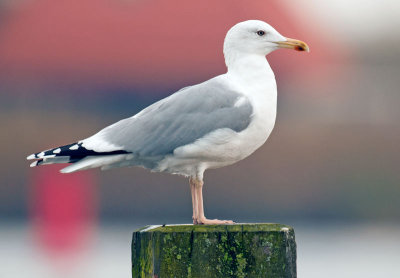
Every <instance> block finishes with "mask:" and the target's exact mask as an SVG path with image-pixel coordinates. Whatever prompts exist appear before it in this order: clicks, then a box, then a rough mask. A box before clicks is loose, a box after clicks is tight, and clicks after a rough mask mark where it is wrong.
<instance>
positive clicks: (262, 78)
mask: <svg viewBox="0 0 400 278" xmlns="http://www.w3.org/2000/svg"><path fill="white" fill-rule="evenodd" d="M225 63H226V66H227V68H228V72H227V74H228V75H230V76H234V77H235V78H237V79H238V80H241V81H242V82H245V83H247V84H260V83H261V84H262V83H265V82H267V83H270V82H271V81H273V83H274V84H275V75H274V72H273V71H272V69H271V67H270V65H269V63H268V61H267V59H266V58H265V56H263V55H257V54H243V53H229V54H228V55H225ZM261 84H260V85H261Z"/></svg>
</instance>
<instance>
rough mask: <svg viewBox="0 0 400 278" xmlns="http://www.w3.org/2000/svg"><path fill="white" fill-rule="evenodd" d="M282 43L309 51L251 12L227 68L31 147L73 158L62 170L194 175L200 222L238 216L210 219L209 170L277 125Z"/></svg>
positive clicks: (229, 49) (40, 157)
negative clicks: (84, 134) (134, 109)
mask: <svg viewBox="0 0 400 278" xmlns="http://www.w3.org/2000/svg"><path fill="white" fill-rule="evenodd" d="M279 48H288V49H294V50H297V51H306V52H309V47H308V46H307V44H306V43H304V42H302V41H299V40H295V39H289V38H286V37H284V36H282V35H281V34H280V33H279V32H278V31H276V30H275V29H274V28H273V27H272V26H270V25H269V24H267V23H265V22H263V21H260V20H248V21H244V22H240V23H238V24H236V25H234V26H233V27H232V28H231V29H230V30H229V31H228V32H227V34H226V37H225V41H224V46H223V53H224V57H225V64H226V67H227V72H226V73H224V74H221V75H218V76H216V77H214V78H211V79H209V80H207V81H205V82H203V83H200V84H197V85H193V86H190V87H185V88H183V89H181V90H179V91H177V92H176V93H174V94H172V95H170V96H168V97H166V98H164V99H162V100H160V101H158V102H156V103H154V104H152V105H150V106H148V107H147V108H145V109H143V110H142V111H141V112H139V113H138V114H136V115H134V116H132V117H130V118H126V119H123V120H120V121H118V122H116V123H114V124H112V125H110V126H108V127H106V128H104V129H102V130H100V131H99V132H97V133H96V134H94V135H93V136H91V137H88V138H86V139H83V140H80V141H78V142H76V143H72V144H68V145H65V146H60V147H57V148H53V149H49V150H46V151H42V152H39V153H35V154H31V155H29V156H28V157H27V159H28V160H30V159H34V160H35V161H34V162H33V163H32V164H31V165H30V166H31V167H35V166H39V165H45V164H54V163H72V164H71V165H69V166H68V167H66V168H63V169H62V170H61V172H62V173H72V172H75V171H80V170H86V169H90V168H97V167H99V168H101V169H102V170H106V169H111V168H116V167H124V166H140V167H144V168H147V169H150V170H151V171H154V172H167V173H171V174H178V175H182V176H185V177H188V178H189V184H190V189H191V195H192V206H193V216H192V219H193V224H233V223H234V222H233V221H231V220H218V219H207V218H206V217H205V215H204V206H203V184H204V183H203V176H204V172H205V170H207V169H215V168H220V167H224V166H227V165H231V164H233V163H236V162H238V161H240V160H242V159H244V158H246V157H248V156H249V155H250V154H252V153H253V152H254V151H255V150H257V149H258V148H259V147H261V146H262V145H263V144H264V143H265V141H266V140H267V138H268V137H269V135H270V134H271V132H272V129H273V128H274V125H275V118H276V109H277V87H276V81H275V75H274V72H273V71H272V69H271V67H270V65H269V63H268V61H267V59H266V57H265V56H266V55H267V54H269V53H271V52H272V51H274V50H276V49H279Z"/></svg>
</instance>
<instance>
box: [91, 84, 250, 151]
mask: <svg viewBox="0 0 400 278" xmlns="http://www.w3.org/2000/svg"><path fill="white" fill-rule="evenodd" d="M241 97H244V96H243V95H242V94H240V93H238V92H235V91H234V90H232V89H229V88H228V86H226V85H224V84H222V83H221V82H220V81H218V80H217V79H215V78H214V79H211V80H209V81H206V82H204V83H201V84H199V85H195V86H192V87H188V88H184V89H182V90H180V91H178V92H177V93H175V94H173V95H171V96H169V97H167V98H165V99H162V100H160V101H158V102H156V103H154V104H153V105H151V106H149V107H147V108H146V109H144V110H142V111H141V112H140V113H139V114H137V115H135V116H133V117H131V118H127V119H124V120H121V121H119V122H117V123H115V124H113V125H111V126H109V127H106V128H105V129H103V130H101V131H100V132H99V133H97V134H95V135H94V136H93V137H98V138H101V139H102V140H104V141H106V142H107V143H110V144H112V145H116V146H120V147H122V148H123V149H124V150H126V151H129V152H132V153H133V154H135V156H139V157H156V156H165V155H167V154H170V153H173V151H174V150H175V149H176V148H177V147H180V146H183V145H187V144H190V143H193V142H194V141H196V140H197V139H199V138H201V137H203V136H205V135H206V134H208V133H210V132H212V131H215V130H217V129H221V128H230V129H232V130H234V131H236V132H240V131H242V130H243V129H245V128H246V127H247V126H248V125H249V123H250V121H251V115H252V106H251V104H250V102H249V101H248V100H247V98H246V99H244V101H241V105H236V106H235V103H236V102H237V101H238V99H239V98H241ZM89 139H91V138H89ZM93 139H95V138H93Z"/></svg>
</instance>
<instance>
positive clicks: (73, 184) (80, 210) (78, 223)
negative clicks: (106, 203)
mask: <svg viewBox="0 0 400 278" xmlns="http://www.w3.org/2000/svg"><path fill="white" fill-rule="evenodd" d="M59 169H60V167H59V166H54V165H50V166H46V167H38V168H37V169H35V171H34V174H33V176H32V178H31V180H32V184H31V189H32V193H31V195H30V203H31V218H32V222H33V228H34V236H35V239H36V240H37V242H38V244H39V246H40V247H41V248H42V249H43V250H44V251H46V252H50V253H51V254H59V255H65V254H75V253H79V251H82V250H84V249H85V247H86V246H87V245H88V244H89V243H90V239H91V238H92V237H93V232H94V229H93V228H94V224H95V222H96V218H97V200H96V195H97V194H96V191H95V188H94V187H95V183H96V182H95V177H94V175H93V173H92V172H90V171H86V172H78V173H73V174H68V175H64V174H61V173H59V172H58V170H59Z"/></svg>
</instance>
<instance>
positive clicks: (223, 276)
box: [132, 224, 296, 278]
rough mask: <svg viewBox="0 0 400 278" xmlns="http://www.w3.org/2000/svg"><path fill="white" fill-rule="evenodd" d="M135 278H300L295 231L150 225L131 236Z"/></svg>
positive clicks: (274, 227)
mask: <svg viewBox="0 0 400 278" xmlns="http://www.w3.org/2000/svg"><path fill="white" fill-rule="evenodd" d="M132 277H133V278H174V277H176V278H186V277H190V278H227V277H248V278H251V277H255V278H260V277H268V278H274V277H276V278H286V277H288V278H289V277H290V278H293V277H296V242H295V235H294V230H293V228H292V227H289V226H286V225H281V224H235V225H167V226H146V227H143V228H141V229H139V230H137V231H135V232H134V233H133V239H132Z"/></svg>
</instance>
